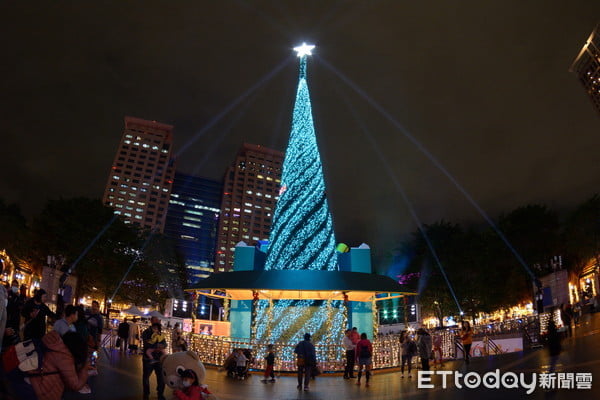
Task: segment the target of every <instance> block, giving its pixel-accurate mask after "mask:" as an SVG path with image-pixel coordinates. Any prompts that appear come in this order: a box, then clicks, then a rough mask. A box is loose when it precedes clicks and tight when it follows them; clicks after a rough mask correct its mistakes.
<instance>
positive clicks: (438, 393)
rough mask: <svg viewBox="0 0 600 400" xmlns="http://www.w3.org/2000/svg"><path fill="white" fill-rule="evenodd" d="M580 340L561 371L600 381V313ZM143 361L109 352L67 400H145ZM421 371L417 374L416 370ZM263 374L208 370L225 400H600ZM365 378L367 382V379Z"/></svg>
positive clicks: (519, 366) (530, 361)
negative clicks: (302, 381)
mask: <svg viewBox="0 0 600 400" xmlns="http://www.w3.org/2000/svg"><path fill="white" fill-rule="evenodd" d="M574 336H575V337H574V338H571V339H566V340H565V341H564V342H563V347H564V351H563V353H562V354H561V356H560V359H559V362H558V365H557V372H567V373H584V372H589V373H592V377H593V378H596V379H599V378H598V377H600V313H597V314H595V315H589V314H588V315H585V316H584V318H582V321H581V323H580V324H579V326H578V327H577V328H576V329H575V335H574ZM141 365H142V361H141V356H139V355H135V356H125V357H121V356H120V355H119V354H118V353H117V352H113V353H112V354H111V353H108V352H104V354H103V356H102V357H101V359H100V364H99V370H100V374H99V375H98V376H96V377H92V378H90V385H91V387H92V394H90V395H79V394H73V393H69V394H67V395H66V396H65V399H66V400H80V399H81V400H85V399H87V400H105V399H106V400H108V399H115V400H116V399H118V400H130V399H131V400H133V399H142V383H141V380H142V368H141ZM548 366H549V356H548V352H547V350H546V349H537V350H529V351H526V352H519V353H512V354H503V355H499V356H491V357H481V358H475V359H473V361H472V362H471V364H470V365H469V366H468V367H467V366H466V365H465V364H464V362H462V361H452V362H447V363H446V364H445V367H444V370H456V371H459V372H461V373H467V372H470V371H476V372H479V373H480V374H481V375H483V374H484V373H486V372H489V371H493V370H495V369H497V368H498V369H500V371H501V373H504V372H508V371H511V372H515V373H517V374H518V373H521V372H523V373H525V374H526V376H527V381H529V380H530V379H529V377H530V374H531V373H532V372H546V371H547V369H548ZM413 372H415V371H413ZM261 379H262V376H261V375H252V376H251V377H250V378H249V379H247V380H244V381H238V380H233V379H231V378H227V377H226V376H225V373H224V372H222V371H218V370H217V369H212V368H207V378H206V383H207V384H208V386H209V389H210V390H211V391H212V392H213V393H215V394H216V395H217V396H218V398H219V399H222V400H229V399H231V400H233V399H247V400H259V399H260V400H263V399H274V400H294V399H306V400H309V399H312V400H329V399H335V400H338V399H339V400H342V399H343V400H349V399H390V400H391V399H403V398H410V399H415V400H417V399H433V398H442V397H443V398H457V399H485V400H495V399H498V400H500V399H502V400H506V399H520V398H523V399H525V398H527V399H546V398H548V399H569V398H573V397H574V396H576V397H577V398H578V399H582V400H585V399H597V398H600V381H595V380H593V381H592V387H591V390H583V389H570V390H569V389H557V390H554V391H548V390H543V389H540V388H539V387H538V388H536V390H535V391H534V392H533V393H532V394H530V395H527V394H526V393H525V390H524V389H499V390H497V389H487V388H481V389H465V388H463V389H458V388H457V387H455V386H454V384H453V382H452V380H449V383H450V384H449V387H448V388H446V389H443V388H442V387H441V377H440V376H434V377H433V379H432V383H433V384H434V385H435V388H433V389H418V388H417V379H416V373H414V374H413V378H412V379H408V378H404V379H402V378H401V377H400V373H399V372H386V371H383V372H379V373H376V374H375V375H374V376H373V378H372V380H371V387H369V388H366V387H365V386H364V382H363V385H362V386H357V385H355V380H344V379H343V378H342V377H341V376H332V377H327V376H321V377H318V378H317V379H316V380H314V381H312V382H311V385H310V391H308V392H303V391H298V390H297V389H296V385H297V381H296V378H295V377H293V376H282V377H279V379H278V380H277V382H276V383H268V384H264V383H261V382H260V380H261ZM363 379H364V378H363ZM150 385H151V389H152V391H151V396H150V399H156V398H157V396H156V391H155V387H156V384H155V380H154V375H153V376H152V377H151V379H150ZM165 397H166V398H167V399H170V398H172V397H173V396H172V393H171V390H170V389H169V388H167V389H165Z"/></svg>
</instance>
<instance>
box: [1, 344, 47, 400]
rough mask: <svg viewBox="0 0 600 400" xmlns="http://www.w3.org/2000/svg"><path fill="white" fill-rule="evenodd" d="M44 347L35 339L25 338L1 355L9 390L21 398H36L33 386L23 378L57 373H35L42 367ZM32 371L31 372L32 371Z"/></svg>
mask: <svg viewBox="0 0 600 400" xmlns="http://www.w3.org/2000/svg"><path fill="white" fill-rule="evenodd" d="M45 351H46V348H45V347H44V346H43V344H42V342H40V341H37V340H26V341H24V342H21V343H17V344H15V345H13V346H10V347H9V348H8V350H6V352H5V353H4V354H3V355H2V367H3V368H4V373H5V375H6V377H7V378H8V382H9V390H11V391H12V392H13V393H15V394H18V396H19V397H18V398H19V399H21V400H37V396H36V394H35V391H34V390H33V386H32V385H31V384H30V383H29V382H28V381H26V379H25V378H27V377H31V376H40V375H51V374H58V371H56V372H48V373H35V372H34V371H37V370H39V369H40V368H41V367H42V361H43V357H44V353H45ZM32 372H33V373H32Z"/></svg>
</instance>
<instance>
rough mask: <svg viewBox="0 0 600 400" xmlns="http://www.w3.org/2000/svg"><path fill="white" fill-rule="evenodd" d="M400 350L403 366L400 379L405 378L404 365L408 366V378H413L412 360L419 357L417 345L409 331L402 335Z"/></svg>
mask: <svg viewBox="0 0 600 400" xmlns="http://www.w3.org/2000/svg"><path fill="white" fill-rule="evenodd" d="M400 348H401V351H402V365H401V367H400V373H401V375H400V377H401V378H404V365H408V377H409V378H412V374H411V370H412V359H413V357H414V356H416V355H417V344H416V343H415V341H414V340H412V338H411V337H410V335H409V334H408V332H407V331H402V334H400Z"/></svg>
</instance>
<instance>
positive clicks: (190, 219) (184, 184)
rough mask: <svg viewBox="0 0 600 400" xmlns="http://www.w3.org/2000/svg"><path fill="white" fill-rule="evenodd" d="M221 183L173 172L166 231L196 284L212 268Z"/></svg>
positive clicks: (192, 281)
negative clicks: (173, 177)
mask: <svg viewBox="0 0 600 400" xmlns="http://www.w3.org/2000/svg"><path fill="white" fill-rule="evenodd" d="M222 195H223V183H222V182H217V181H213V180H210V179H205V178H200V177H195V176H190V175H185V174H182V173H180V172H175V181H174V183H173V189H172V190H171V199H170V200H169V211H168V213H167V221H166V223H165V235H166V236H168V237H170V238H172V239H174V240H175V243H176V247H177V250H178V251H179V253H180V254H181V255H182V256H183V258H184V260H185V265H186V267H187V270H188V283H189V284H192V285H193V284H196V283H197V282H198V281H199V280H200V279H203V278H206V277H207V276H208V275H210V274H211V273H212V272H213V271H214V265H215V247H216V245H217V226H218V224H219V214H220V213H221V209H220V207H221V196H222Z"/></svg>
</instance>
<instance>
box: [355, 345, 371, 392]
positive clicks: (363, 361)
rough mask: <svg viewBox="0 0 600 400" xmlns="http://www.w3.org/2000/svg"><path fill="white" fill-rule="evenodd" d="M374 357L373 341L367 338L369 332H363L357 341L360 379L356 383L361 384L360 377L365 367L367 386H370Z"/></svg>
mask: <svg viewBox="0 0 600 400" xmlns="http://www.w3.org/2000/svg"><path fill="white" fill-rule="evenodd" d="M372 357H373V345H372V344H371V341H370V340H369V339H367V334H366V333H362V334H361V335H360V340H359V341H358V343H356V361H357V362H356V364H358V380H357V381H356V384H357V385H359V386H360V378H361V377H362V371H363V367H364V369H365V376H366V379H367V383H366V385H365V386H369V379H370V378H371V364H372Z"/></svg>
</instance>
